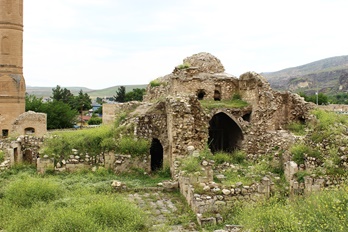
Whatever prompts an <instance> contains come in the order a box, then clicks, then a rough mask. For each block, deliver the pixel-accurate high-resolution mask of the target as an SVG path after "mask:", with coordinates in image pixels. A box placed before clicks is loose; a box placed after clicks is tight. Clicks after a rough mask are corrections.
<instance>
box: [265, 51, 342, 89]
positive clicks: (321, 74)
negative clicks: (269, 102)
mask: <svg viewBox="0 0 348 232" xmlns="http://www.w3.org/2000/svg"><path fill="white" fill-rule="evenodd" d="M262 75H263V76H264V77H266V79H267V80H268V81H269V82H270V84H271V86H272V88H274V89H277V90H290V91H294V92H298V91H302V92H305V93H307V94H313V93H315V92H316V90H317V89H318V90H319V91H320V92H324V93H328V94H330V93H334V92H337V91H342V92H346V91H348V56H336V57H331V58H327V59H323V60H319V61H315V62H312V63H309V64H305V65H301V66H298V67H293V68H287V69H283V70H280V71H277V72H264V73H262Z"/></svg>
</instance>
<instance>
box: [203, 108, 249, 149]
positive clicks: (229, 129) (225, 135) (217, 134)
mask: <svg viewBox="0 0 348 232" xmlns="http://www.w3.org/2000/svg"><path fill="white" fill-rule="evenodd" d="M209 125H210V127H209V139H208V144H209V148H210V150H211V151H212V152H213V153H215V152H218V151H224V152H233V151H234V150H236V149H239V148H240V146H241V141H242V140H243V132H242V130H241V128H240V127H239V126H238V124H237V123H236V122H235V121H234V120H233V119H232V118H231V117H229V116H228V115H227V114H225V113H218V114H216V115H214V116H213V118H212V119H211V120H210V122H209Z"/></svg>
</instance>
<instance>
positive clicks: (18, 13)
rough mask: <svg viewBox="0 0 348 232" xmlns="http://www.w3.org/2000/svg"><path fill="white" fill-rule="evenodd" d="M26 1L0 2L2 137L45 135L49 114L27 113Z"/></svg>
mask: <svg viewBox="0 0 348 232" xmlns="http://www.w3.org/2000/svg"><path fill="white" fill-rule="evenodd" d="M25 89H26V88H25V80H24V77H23V0H0V133H1V134H0V136H2V137H7V136H9V135H11V134H13V135H23V134H35V135H36V136H42V135H44V134H45V133H46V131H47V129H46V121H47V119H46V114H41V113H34V112H27V113H25Z"/></svg>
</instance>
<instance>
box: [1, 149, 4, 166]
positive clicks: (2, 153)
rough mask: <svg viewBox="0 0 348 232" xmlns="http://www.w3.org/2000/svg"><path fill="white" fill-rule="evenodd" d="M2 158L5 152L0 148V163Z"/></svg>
mask: <svg viewBox="0 0 348 232" xmlns="http://www.w3.org/2000/svg"><path fill="white" fill-rule="evenodd" d="M4 160H5V154H4V152H3V151H1V150H0V163H1V162H4Z"/></svg>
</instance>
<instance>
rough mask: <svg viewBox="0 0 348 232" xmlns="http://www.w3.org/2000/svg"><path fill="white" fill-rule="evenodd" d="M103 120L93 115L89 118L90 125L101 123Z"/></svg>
mask: <svg viewBox="0 0 348 232" xmlns="http://www.w3.org/2000/svg"><path fill="white" fill-rule="evenodd" d="M102 122H103V120H102V119H101V118H99V117H92V118H90V119H89V120H88V122H87V123H88V125H100V124H101V123H102Z"/></svg>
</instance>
